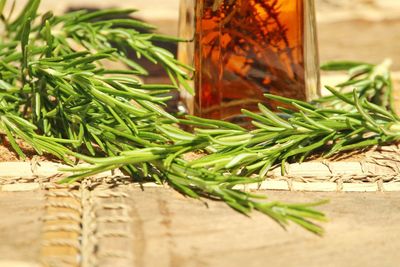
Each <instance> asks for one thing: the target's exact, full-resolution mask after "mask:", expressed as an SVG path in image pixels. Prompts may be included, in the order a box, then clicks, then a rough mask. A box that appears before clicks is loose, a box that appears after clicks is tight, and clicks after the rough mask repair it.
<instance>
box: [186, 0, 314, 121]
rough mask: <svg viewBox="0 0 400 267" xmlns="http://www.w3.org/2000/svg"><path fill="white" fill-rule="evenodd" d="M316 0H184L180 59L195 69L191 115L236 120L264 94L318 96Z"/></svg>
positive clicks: (271, 104)
mask: <svg viewBox="0 0 400 267" xmlns="http://www.w3.org/2000/svg"><path fill="white" fill-rule="evenodd" d="M314 12H315V11H314V3H313V0H182V1H181V14H180V16H181V19H180V33H181V36H182V37H183V38H185V39H188V40H191V42H187V43H182V44H181V45H180V49H179V58H180V60H182V61H183V62H185V63H187V64H191V65H193V67H194V69H195V74H194V75H195V76H194V83H195V84H194V88H195V95H194V96H191V95H188V94H186V93H183V102H184V104H185V107H186V108H187V111H188V112H189V113H190V114H194V115H197V116H201V117H205V118H212V119H228V120H234V119H235V118H237V117H238V116H239V115H240V114H241V109H248V110H251V111H257V110H258V108H257V105H258V103H264V104H266V105H267V106H268V107H269V108H271V109H275V108H276V105H277V103H274V101H271V100H267V99H266V98H265V97H264V94H265V93H270V94H275V95H280V96H285V97H290V98H295V99H299V100H310V99H312V98H315V97H317V96H318V94H319V75H318V63H319V62H318V49H317V41H316V32H315V14H314Z"/></svg>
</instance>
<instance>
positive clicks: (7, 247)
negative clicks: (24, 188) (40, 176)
mask: <svg viewBox="0 0 400 267" xmlns="http://www.w3.org/2000/svg"><path fill="white" fill-rule="evenodd" d="M44 206H45V199H44V195H43V193H42V192H40V191H33V192H12V193H11V192H0V207H1V209H0V218H1V219H0V266H4V267H8V266H10V267H11V266H21V267H22V266H30V267H33V266H38V263H39V262H40V258H39V251H40V247H41V239H40V236H41V229H42V226H43V223H42V218H43V216H44V210H45V209H44ZM6 263H7V264H11V263H13V264H14V265H7V264H6Z"/></svg>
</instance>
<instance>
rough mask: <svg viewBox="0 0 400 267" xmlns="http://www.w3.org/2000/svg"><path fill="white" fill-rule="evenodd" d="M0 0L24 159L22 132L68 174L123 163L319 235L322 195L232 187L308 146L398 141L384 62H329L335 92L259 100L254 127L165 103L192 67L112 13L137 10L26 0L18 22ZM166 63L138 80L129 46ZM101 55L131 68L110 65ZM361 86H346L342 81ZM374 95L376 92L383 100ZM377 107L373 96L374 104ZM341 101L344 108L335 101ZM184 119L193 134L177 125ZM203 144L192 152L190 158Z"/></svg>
mask: <svg viewBox="0 0 400 267" xmlns="http://www.w3.org/2000/svg"><path fill="white" fill-rule="evenodd" d="M5 4H6V0H0V14H1V17H0V20H1V22H0V23H1V24H2V26H3V27H4V29H5V30H4V32H2V33H1V35H2V36H1V39H0V138H7V139H8V141H9V142H10V143H11V145H12V147H13V149H14V150H15V151H16V153H18V155H19V156H20V157H21V158H24V157H25V155H24V153H23V152H22V150H21V149H20V147H19V146H18V143H17V139H20V140H23V141H24V142H25V143H27V144H29V145H30V146H32V148H34V149H35V151H36V152H37V153H38V154H43V153H50V154H52V155H54V156H56V157H58V158H60V159H62V160H63V161H64V162H65V163H66V164H70V165H74V163H75V161H74V160H71V158H75V159H78V160H80V161H84V162H87V163H90V165H89V166H88V165H86V166H84V167H82V166H81V165H78V166H75V167H72V169H68V171H73V172H74V173H75V175H73V176H71V177H69V178H68V179H65V180H64V181H63V182H74V181H78V180H80V179H83V178H85V177H89V176H91V175H94V174H97V173H100V172H103V171H106V170H112V169H117V168H120V169H121V170H122V171H123V172H124V173H125V174H127V175H129V176H131V177H132V178H133V180H134V181H136V182H147V181H154V182H157V183H160V184H163V183H168V184H169V185H171V186H172V187H173V188H175V189H176V190H178V191H179V192H181V193H183V194H185V195H188V196H190V197H194V198H200V197H208V198H211V199H215V200H222V201H225V202H226V203H227V204H228V205H229V206H231V207H232V208H234V209H236V210H238V211H240V212H242V213H244V214H249V213H250V212H251V211H252V210H258V211H260V212H262V213H264V214H266V215H268V216H270V217H271V218H273V219H274V220H276V221H277V222H278V223H280V224H281V225H282V226H286V225H287V224H288V222H290V221H292V222H294V223H296V224H299V225H300V226H302V227H304V228H306V229H308V230H310V231H312V232H314V233H317V234H322V233H323V230H322V229H321V227H320V226H318V225H317V224H315V222H319V221H325V220H326V217H325V215H324V214H322V213H320V212H318V211H316V210H314V207H315V206H317V205H320V204H322V203H323V202H319V203H312V204H286V203H279V202H268V201H266V200H265V199H264V196H261V195H258V194H252V193H248V192H243V191H240V190H237V189H235V188H236V186H237V185H241V184H249V183H257V182H260V181H262V180H263V179H264V178H265V177H266V175H267V173H268V170H269V169H270V168H271V167H273V166H275V165H277V164H280V163H284V162H286V161H292V160H304V159H305V158H306V157H307V156H308V155H310V154H311V153H313V152H315V151H325V154H326V156H329V155H331V154H333V153H336V152H339V151H344V150H349V149H355V148H361V147H365V146H370V145H374V144H383V143H388V142H394V141H396V140H399V139H400V134H399V128H400V119H399V117H398V116H397V115H396V114H395V113H394V112H393V111H392V110H391V108H390V103H391V100H390V90H391V86H392V85H391V82H390V74H389V71H388V69H387V64H384V65H382V66H376V67H375V66H373V65H369V64H363V63H359V64H356V63H343V62H342V63H333V64H330V65H326V66H324V68H326V69H339V70H343V69H346V70H349V71H350V76H351V78H350V79H349V80H348V81H347V82H345V83H343V84H341V85H338V87H337V89H341V88H343V90H344V91H343V92H339V91H337V90H335V89H334V88H329V89H330V90H331V92H332V93H333V96H331V97H327V98H322V99H319V100H317V101H316V102H315V103H305V102H301V101H296V100H292V99H284V98H279V97H276V96H270V95H268V96H267V97H270V98H274V99H277V100H280V101H282V102H286V103H290V104H293V105H294V106H295V107H297V109H298V111H293V110H287V109H282V114H283V115H282V116H278V115H276V114H274V113H272V112H271V111H269V110H268V109H267V108H266V107H264V106H262V105H260V114H255V113H251V112H248V111H243V112H244V114H245V115H247V116H249V117H250V118H251V119H253V124H254V126H255V127H256V129H255V130H250V131H249V130H246V129H243V128H241V127H239V126H237V125H234V124H231V123H228V122H223V121H211V120H207V119H201V118H196V117H191V116H187V117H186V118H184V119H182V118H178V117H176V116H174V115H171V114H169V113H168V112H166V111H165V109H164V107H165V106H166V103H167V101H168V100H169V97H168V93H169V92H171V90H177V88H178V84H182V85H184V87H185V88H187V89H188V90H190V87H189V86H188V83H187V79H188V77H187V72H188V71H190V68H188V67H186V66H184V65H182V64H181V63H180V62H178V61H177V60H176V59H175V58H174V56H173V55H172V54H170V53H169V52H168V51H166V50H164V49H162V48H160V47H157V46H155V45H154V44H153V41H156V40H157V41H160V40H161V41H177V40H176V39H175V38H170V37H166V36H160V35H157V34H147V33H142V32H141V31H140V29H147V30H149V29H150V30H151V29H152V26H150V25H148V24H146V23H143V22H140V21H137V20H133V19H115V17H118V16H120V15H129V14H131V13H132V12H135V10H116V9H112V10H102V11H96V12H88V11H83V10H82V11H76V12H71V13H67V14H65V15H63V16H54V15H53V14H52V13H51V12H48V13H45V14H43V15H39V14H38V7H39V4H40V0H30V1H28V3H27V5H26V6H25V8H24V9H23V11H22V12H21V14H19V16H17V17H16V18H15V19H11V16H10V15H6V14H5V13H4V6H5ZM128 48H129V49H133V50H134V51H135V52H136V54H137V57H145V58H147V59H148V60H149V61H151V62H153V63H154V64H161V65H162V66H163V67H164V69H165V71H166V72H167V73H168V75H169V77H170V79H171V84H172V85H159V84H143V83H142V82H141V80H140V76H143V75H147V71H146V70H145V69H144V68H143V67H142V66H140V64H138V63H137V62H135V60H132V59H130V58H129V57H128V55H127V53H128V52H127V50H128ZM107 61H114V62H119V63H123V64H124V65H125V66H127V67H128V68H129V70H126V69H110V68H107V67H105V66H106V65H107ZM348 86H352V87H355V88H357V89H356V90H354V91H353V92H351V93H347V92H346V90H345V89H346V87H348ZM378 100H379V101H378ZM378 102H379V104H376V103H378ZM337 107H340V108H337ZM179 124H181V125H189V126H191V128H195V130H194V132H187V131H185V130H183V129H181V128H180V127H179ZM189 152H196V153H197V152H201V153H202V154H205V156H204V157H202V158H200V159H197V160H192V161H189V160H187V159H185V155H186V154H187V153H189Z"/></svg>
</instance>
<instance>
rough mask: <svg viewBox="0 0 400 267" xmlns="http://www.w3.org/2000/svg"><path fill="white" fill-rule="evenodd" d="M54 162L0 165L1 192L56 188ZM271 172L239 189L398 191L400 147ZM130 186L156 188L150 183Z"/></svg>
mask: <svg viewBox="0 0 400 267" xmlns="http://www.w3.org/2000/svg"><path fill="white" fill-rule="evenodd" d="M61 167H64V166H63V165H62V164H59V163H53V162H38V161H35V160H31V161H30V162H1V163H0V191H31V190H35V189H40V188H48V187H54V186H57V181H58V180H59V179H60V178H62V177H66V176H68V173H61V172H60V171H59V169H60V168H61ZM281 172H282V171H281V168H276V169H274V170H272V171H271V172H270V174H269V176H268V177H267V178H266V180H265V181H264V182H263V183H260V184H253V185H246V186H239V187H238V189H245V190H289V191H311V192H313V191H315V192H374V191H379V192H393V191H400V146H399V145H392V146H385V147H375V148H373V149H371V150H369V151H366V152H362V153H360V154H354V153H353V154H351V155H342V156H341V157H338V158H336V159H330V160H318V159H317V160H314V161H311V162H305V163H301V164H300V163H294V164H287V166H286V167H285V173H283V174H282V173H281ZM103 179H105V180H107V183H115V184H121V183H122V184H126V183H130V181H131V180H130V178H129V177H126V176H124V175H123V174H122V173H121V172H119V171H114V172H105V173H101V174H98V175H96V176H95V177H92V178H91V179H89V180H92V181H94V182H95V181H101V180H103ZM132 186H150V187H153V186H154V187H155V186H158V185H156V184H153V183H148V184H140V185H139V184H135V183H132Z"/></svg>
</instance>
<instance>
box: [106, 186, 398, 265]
mask: <svg viewBox="0 0 400 267" xmlns="http://www.w3.org/2000/svg"><path fill="white" fill-rule="evenodd" d="M126 192H127V193H129V196H128V198H127V199H128V200H129V199H130V207H131V209H132V210H133V211H132V212H131V213H130V214H131V221H132V223H131V224H132V229H133V230H132V234H133V236H132V241H134V242H133V244H134V246H133V247H132V246H131V247H128V246H127V247H126V254H132V255H130V256H128V255H126V257H133V259H134V262H135V263H136V265H135V266H143V267H146V266H160V267H163V266H188V267H191V266H193V267H194V266H202V267H208V266H231V267H236V266H249V267H258V266H260V267H264V266H266V264H267V265H268V266H288V267H290V266H310V267H314V266H316V267H317V266H318V267H319V266H350V267H358V266H360V267H361V266H362V267H364V266H393V267H394V266H396V265H397V263H398V262H399V260H400V258H399V256H398V253H397V250H398V247H399V246H400V226H399V225H398V224H397V221H398V220H399V219H400V213H399V211H400V196H399V195H398V194H375V193H374V194H336V193H333V194H332V193H319V194H305V193H282V192H281V193H279V192H268V195H269V196H270V199H271V200H287V201H293V202H298V201H300V202H304V201H313V200H319V199H326V198H329V199H331V204H329V205H326V206H325V207H323V208H322V209H323V210H324V211H325V212H326V213H327V214H328V215H329V217H330V218H331V221H330V222H329V223H328V224H325V225H324V226H325V227H326V236H324V237H323V238H320V237H317V236H314V235H312V234H310V233H308V232H305V231H304V230H302V229H300V228H299V227H296V226H291V227H289V228H288V230H287V231H285V230H283V229H282V228H280V227H279V226H278V225H277V224H276V223H275V222H274V221H272V220H270V219H268V218H267V217H265V216H263V215H260V214H253V215H252V217H251V218H247V217H245V216H242V215H240V214H238V213H237V212H234V211H232V210H231V209H229V208H227V206H226V205H225V204H223V203H218V202H207V206H208V207H206V205H204V204H203V203H202V202H200V201H196V200H191V199H186V198H183V197H181V196H180V195H179V194H177V193H176V192H174V191H171V190H165V189H156V188H153V189H145V190H144V191H141V190H140V189H129V190H128V191H126ZM104 245H105V246H111V242H109V244H104ZM103 249H104V248H103Z"/></svg>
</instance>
